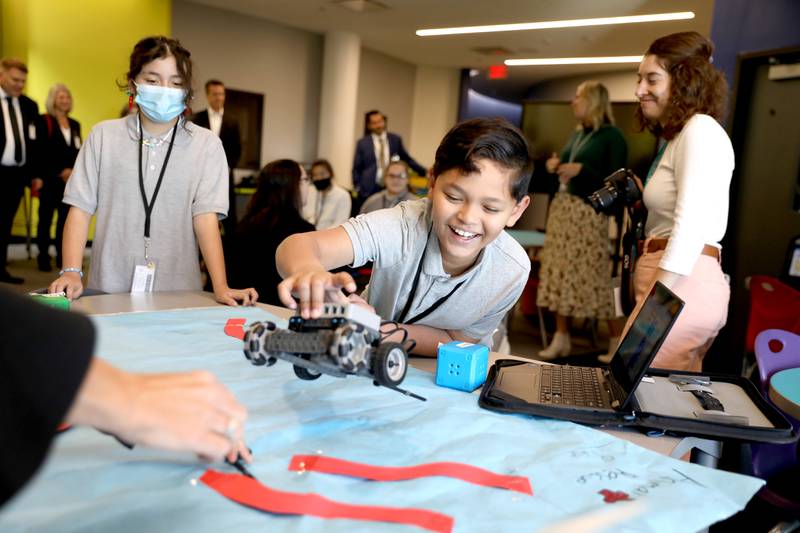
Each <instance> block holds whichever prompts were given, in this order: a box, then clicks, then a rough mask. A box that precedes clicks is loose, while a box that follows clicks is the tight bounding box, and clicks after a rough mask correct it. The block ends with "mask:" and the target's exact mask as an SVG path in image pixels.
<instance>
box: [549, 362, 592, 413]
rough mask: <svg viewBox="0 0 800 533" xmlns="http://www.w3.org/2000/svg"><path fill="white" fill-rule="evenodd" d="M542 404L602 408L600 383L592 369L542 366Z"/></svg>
mask: <svg viewBox="0 0 800 533" xmlns="http://www.w3.org/2000/svg"><path fill="white" fill-rule="evenodd" d="M539 401H540V402H541V403H554V404H567V405H578V406H582V407H601V406H602V405H603V397H602V396H601V394H600V381H599V380H598V379H597V372H595V369H594V368H591V367H580V366H563V365H542V379H541V387H540V396H539Z"/></svg>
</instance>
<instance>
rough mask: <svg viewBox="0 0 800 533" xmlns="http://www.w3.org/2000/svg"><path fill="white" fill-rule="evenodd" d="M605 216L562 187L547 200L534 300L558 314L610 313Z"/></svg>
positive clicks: (604, 316) (595, 315) (605, 316)
mask: <svg viewBox="0 0 800 533" xmlns="http://www.w3.org/2000/svg"><path fill="white" fill-rule="evenodd" d="M611 268H612V265H611V254H610V242H609V238H608V218H607V217H606V216H605V215H599V214H597V213H595V212H594V210H593V209H592V208H591V206H589V204H587V203H586V202H585V201H584V200H583V199H581V198H578V197H577V196H575V195H573V194H570V193H567V192H560V193H558V194H557V195H556V197H555V199H554V200H553V203H552V204H550V212H549V214H548V216H547V237H546V239H545V244H544V249H543V250H542V253H541V268H540V270H539V290H538V291H537V297H536V304H537V305H538V306H539V307H543V308H547V309H550V310H551V311H554V312H556V313H558V314H559V315H562V316H574V317H579V318H600V319H609V318H614V316H615V309H614V290H613V287H612V282H611Z"/></svg>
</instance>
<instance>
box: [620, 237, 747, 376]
mask: <svg viewBox="0 0 800 533" xmlns="http://www.w3.org/2000/svg"><path fill="white" fill-rule="evenodd" d="M663 255H664V250H659V251H658V252H653V253H647V252H645V254H644V255H642V256H641V257H640V258H639V260H638V261H637V262H636V268H635V270H634V273H633V284H634V290H635V291H636V303H637V304H639V303H640V302H641V301H642V300H643V299H644V298H646V297H647V295H648V294H650V289H651V288H652V287H653V285H654V283H655V276H656V272H657V271H658V264H659V263H660V262H661V257H662V256H663ZM671 289H672V291H673V292H674V293H675V294H677V295H678V297H679V298H680V299H681V300H683V301H684V302H685V303H686V305H685V306H684V307H683V311H681V314H680V315H679V316H678V320H677V321H676V322H675V324H674V325H673V326H672V329H671V330H670V332H669V335H668V336H667V338H666V340H665V341H664V344H662V345H661V349H660V350H659V351H658V354H657V355H656V358H655V359H654V360H653V363H652V365H651V366H652V367H655V368H666V369H671V370H689V371H695V372H700V371H701V370H702V367H703V357H704V356H705V354H706V352H707V351H708V349H709V348H710V347H711V343H712V342H714V339H715V338H716V337H717V334H718V333H719V330H720V329H722V327H723V326H724V325H725V321H726V320H727V317H728V300H730V294H731V290H730V285H729V284H728V280H727V279H726V277H725V274H724V273H723V272H722V268H721V267H720V264H719V262H718V261H717V260H716V259H714V258H713V257H710V256H707V255H701V256H700V258H699V259H698V260H697V262H696V263H695V265H694V269H693V270H692V273H691V274H690V275H688V276H681V278H680V279H679V280H678V281H677V282H676V283H675V284H674V286H673V287H671ZM632 316H633V315H632ZM630 322H631V319H630V318H629V319H628V324H626V325H625V330H626V331H627V329H628V327H629V326H630Z"/></svg>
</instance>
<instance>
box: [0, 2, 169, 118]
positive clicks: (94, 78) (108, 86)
mask: <svg viewBox="0 0 800 533" xmlns="http://www.w3.org/2000/svg"><path fill="white" fill-rule="evenodd" d="M171 6H172V2H171V1H170V0H113V1H109V0H73V1H71V2H58V1H54V0H3V15H2V23H3V28H2V29H3V31H2V34H3V53H4V55H6V56H17V57H20V58H21V59H23V60H24V61H26V62H27V63H28V69H29V73H28V87H27V90H26V93H27V94H28V96H30V97H31V98H33V99H34V100H36V101H37V102H38V103H39V108H40V111H42V112H43V111H44V104H45V100H46V99H47V92H48V90H49V88H50V86H51V85H53V84H54V83H57V82H60V83H64V84H66V85H67V87H69V88H70V90H71V91H72V96H73V98H74V109H73V111H72V115H73V116H74V117H75V118H76V119H77V120H78V121H79V122H81V125H82V126H83V128H84V129H85V130H86V132H88V130H89V129H90V128H91V126H92V125H94V124H95V123H97V122H99V121H101V120H105V119H108V118H116V117H117V116H119V112H120V109H121V108H122V106H123V105H124V104H125V102H126V101H127V97H126V96H125V95H124V94H123V93H122V92H120V90H119V89H118V88H117V85H116V82H117V81H119V80H120V79H122V78H124V73H125V71H127V66H128V56H129V55H130V53H131V49H132V48H133V45H134V44H135V43H136V41H138V40H139V39H141V38H142V37H144V36H146V35H155V34H164V35H168V34H169V33H170V31H171V26H172V21H171V15H172V9H171Z"/></svg>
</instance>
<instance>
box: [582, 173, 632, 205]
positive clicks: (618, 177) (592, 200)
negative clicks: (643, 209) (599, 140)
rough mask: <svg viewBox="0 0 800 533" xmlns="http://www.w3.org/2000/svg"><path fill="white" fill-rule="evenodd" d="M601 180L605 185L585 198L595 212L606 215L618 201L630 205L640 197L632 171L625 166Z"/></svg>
mask: <svg viewBox="0 0 800 533" xmlns="http://www.w3.org/2000/svg"><path fill="white" fill-rule="evenodd" d="M603 181H604V182H605V186H604V187H603V188H602V189H600V190H597V191H595V192H593V193H592V194H590V195H589V197H588V198H587V199H586V201H587V202H589V205H590V206H592V209H594V210H595V211H596V212H597V213H603V214H606V215H608V214H611V213H612V212H613V211H614V208H615V207H616V205H617V204H619V203H621V204H622V205H624V206H632V205H633V204H635V203H636V202H638V201H639V200H641V199H642V191H640V190H639V187H638V186H637V185H636V181H634V179H633V172H631V171H630V170H628V169H627V168H621V169H619V170H617V171H616V172H614V173H613V174H611V175H610V176H608V177H607V178H606V179H605V180H603Z"/></svg>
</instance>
